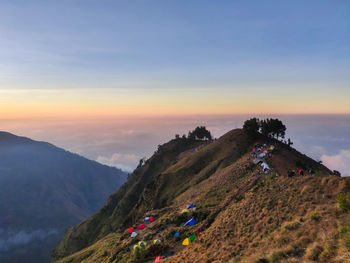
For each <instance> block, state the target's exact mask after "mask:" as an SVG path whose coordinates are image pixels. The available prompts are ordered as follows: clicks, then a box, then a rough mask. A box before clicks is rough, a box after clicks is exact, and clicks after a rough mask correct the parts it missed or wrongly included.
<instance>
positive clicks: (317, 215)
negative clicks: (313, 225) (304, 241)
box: [310, 212, 321, 221]
mask: <svg viewBox="0 0 350 263" xmlns="http://www.w3.org/2000/svg"><path fill="white" fill-rule="evenodd" d="M310 218H311V219H312V220H315V221H319V220H320V219H321V216H320V215H319V214H318V213H317V212H314V213H312V214H311V216H310Z"/></svg>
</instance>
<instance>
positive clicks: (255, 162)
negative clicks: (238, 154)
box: [253, 159, 261, 164]
mask: <svg viewBox="0 0 350 263" xmlns="http://www.w3.org/2000/svg"><path fill="white" fill-rule="evenodd" d="M260 162H261V160H259V159H254V160H253V163H254V164H258V163H260Z"/></svg>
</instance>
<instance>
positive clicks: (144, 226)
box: [137, 224, 147, 229]
mask: <svg viewBox="0 0 350 263" xmlns="http://www.w3.org/2000/svg"><path fill="white" fill-rule="evenodd" d="M146 227H147V226H146V225H144V224H141V225H139V226H138V227H137V229H145V228H146Z"/></svg>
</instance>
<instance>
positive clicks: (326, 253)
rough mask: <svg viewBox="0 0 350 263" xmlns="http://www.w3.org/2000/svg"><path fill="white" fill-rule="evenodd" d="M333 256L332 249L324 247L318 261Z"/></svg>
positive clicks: (326, 259)
mask: <svg viewBox="0 0 350 263" xmlns="http://www.w3.org/2000/svg"><path fill="white" fill-rule="evenodd" d="M333 256H334V249H333V248H331V247H328V248H326V249H325V250H323V251H322V253H321V254H320V257H319V261H320V262H329V261H330V260H331V259H332V258H333Z"/></svg>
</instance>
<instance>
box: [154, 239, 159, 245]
mask: <svg viewBox="0 0 350 263" xmlns="http://www.w3.org/2000/svg"><path fill="white" fill-rule="evenodd" d="M160 243H161V242H160V240H159V239H155V240H153V245H158V244H160Z"/></svg>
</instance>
